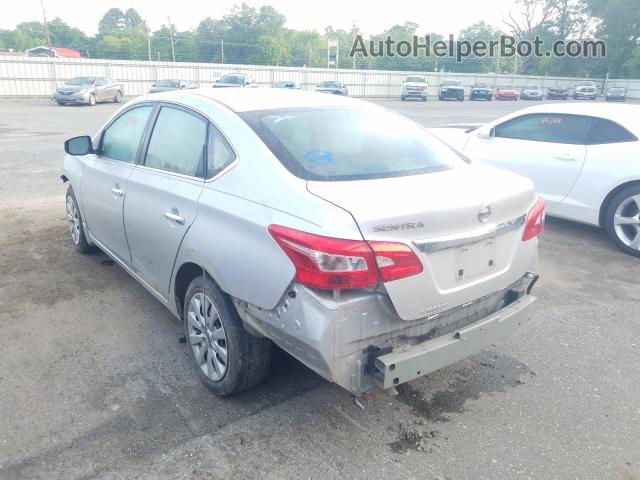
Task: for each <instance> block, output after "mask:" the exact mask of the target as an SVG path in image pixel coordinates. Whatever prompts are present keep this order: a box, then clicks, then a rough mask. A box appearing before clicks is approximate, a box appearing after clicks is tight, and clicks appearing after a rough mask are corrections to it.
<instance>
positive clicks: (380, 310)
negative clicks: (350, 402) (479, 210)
mask: <svg viewBox="0 0 640 480" xmlns="http://www.w3.org/2000/svg"><path fill="white" fill-rule="evenodd" d="M537 278H538V276H537V275H536V274H534V273H527V274H525V275H524V276H523V277H521V278H520V279H519V280H517V281H515V282H514V283H512V284H510V285H508V286H506V287H505V288H503V289H501V290H499V291H495V292H493V293H491V294H489V295H486V296H484V297H481V298H478V299H476V300H474V301H472V302H469V303H467V304H464V305H461V306H459V307H455V308H453V309H450V310H447V311H443V312H440V313H436V314H433V315H430V316H427V317H424V318H420V319H417V320H412V321H405V320H402V319H401V318H400V317H399V316H398V314H397V313H396V311H395V309H394V307H393V305H392V304H391V301H390V300H389V297H388V295H387V294H386V292H384V290H371V291H362V290H361V291H349V290H345V291H342V292H341V294H340V295H339V296H338V297H335V296H333V295H332V293H331V292H323V291H317V290H312V289H309V288H307V287H304V286H301V285H296V284H292V285H291V286H290V288H289V289H288V291H287V293H286V294H285V295H284V297H283V299H282V301H281V302H280V303H279V304H278V306H277V307H276V308H274V309H273V310H264V309H261V308H259V307H257V306H255V305H251V304H248V303H246V302H243V301H241V300H238V299H234V304H235V306H236V309H237V310H238V313H239V315H240V317H241V318H242V320H243V323H244V325H245V328H246V329H247V330H248V331H250V332H252V333H253V334H256V335H260V336H264V337H267V338H269V339H271V340H272V341H273V342H274V343H275V344H276V345H278V346H279V347H280V348H282V349H283V350H285V351H287V352H288V353H289V354H291V355H293V356H294V357H295V358H296V359H298V360H299V361H301V362H302V363H304V364H305V365H306V366H307V367H309V368H311V369H312V370H314V371H315V372H316V373H318V374H319V375H321V376H322V377H323V378H325V379H327V380H329V381H331V382H334V383H337V384H338V385H340V386H341V387H343V388H345V389H347V390H349V391H350V392H352V393H354V394H356V395H361V394H364V393H366V392H368V391H370V390H373V389H375V388H379V387H382V388H388V387H391V386H394V385H399V384H401V383H403V382H406V381H409V380H412V379H414V378H417V377H420V376H423V375H426V374H428V373H430V372H433V371H435V370H438V369H440V368H442V367H444V366H446V365H450V364H452V363H455V362H457V361H459V360H461V359H462V358H465V357H467V356H469V355H472V354H474V353H476V352H478V351H479V350H481V349H483V348H484V347H486V346H488V345H490V344H491V343H493V342H495V341H496V340H498V339H499V338H500V337H502V336H504V335H507V334H508V333H510V332H511V331H512V330H514V329H515V328H516V327H517V326H519V325H522V324H523V323H526V321H527V320H528V319H529V318H530V317H531V315H532V311H533V309H532V305H533V303H534V302H535V297H533V296H531V295H530V291H531V287H533V284H534V283H535V281H536V280H537Z"/></svg>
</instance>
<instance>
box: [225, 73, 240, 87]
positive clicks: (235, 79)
mask: <svg viewBox="0 0 640 480" xmlns="http://www.w3.org/2000/svg"><path fill="white" fill-rule="evenodd" d="M220 82H221V83H235V84H237V85H239V84H241V83H242V76H240V75H223V76H222V78H221V79H220Z"/></svg>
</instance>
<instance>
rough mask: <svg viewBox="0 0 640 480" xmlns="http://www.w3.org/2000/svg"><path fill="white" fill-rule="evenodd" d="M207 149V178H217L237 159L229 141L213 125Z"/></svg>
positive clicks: (210, 126) (210, 128)
mask: <svg viewBox="0 0 640 480" xmlns="http://www.w3.org/2000/svg"><path fill="white" fill-rule="evenodd" d="M207 148H208V150H207V178H212V177H215V176H216V175H217V174H218V173H220V172H221V171H222V170H224V169H225V168H226V167H227V166H229V165H230V164H231V163H232V162H233V161H234V160H235V159H236V154H235V153H234V151H233V149H232V148H231V145H229V142H227V139H226V138H224V135H222V133H220V130H218V129H217V128H216V127H214V126H213V125H211V124H209V146H208V147H207Z"/></svg>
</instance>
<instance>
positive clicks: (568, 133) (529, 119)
mask: <svg viewBox="0 0 640 480" xmlns="http://www.w3.org/2000/svg"><path fill="white" fill-rule="evenodd" d="M591 123H592V119H591V118H589V117H583V116H580V115H561V114H553V113H540V114H532V115H523V116H521V117H517V118H514V119H512V120H508V121H507V122H505V123H503V124H501V125H498V126H497V127H495V136H496V137H501V138H513V139H517V140H530V141H534V142H553V143H568V144H574V145H584V143H585V138H586V136H587V133H588V132H589V128H590V127H591Z"/></svg>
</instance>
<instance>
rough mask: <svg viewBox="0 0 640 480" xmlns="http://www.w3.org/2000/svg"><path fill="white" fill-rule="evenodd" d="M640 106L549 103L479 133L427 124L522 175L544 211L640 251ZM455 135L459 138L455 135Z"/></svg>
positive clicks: (482, 158)
mask: <svg viewBox="0 0 640 480" xmlns="http://www.w3.org/2000/svg"><path fill="white" fill-rule="evenodd" d="M638 118H640V106H637V105H612V104H593V103H590V104H587V105H585V104H576V103H567V104H558V103H555V104H547V105H537V106H535V107H530V108H526V109H524V110H520V111H518V112H515V113H512V114H510V115H507V116H505V117H502V118H500V119H498V120H495V121H493V122H490V123H488V124H486V125H483V126H481V127H479V128H477V129H475V130H467V132H466V133H465V130H463V129H453V128H449V129H446V128H445V129H430V131H431V132H432V133H434V134H435V135H437V136H439V137H440V138H442V139H443V140H445V141H447V142H448V143H449V144H450V145H452V146H453V147H455V148H457V149H458V150H459V151H461V152H463V153H464V154H465V155H467V156H468V157H469V158H470V159H471V160H474V161H479V162H482V163H486V164H489V165H493V166H494V167H499V168H503V169H505V170H509V171H512V172H515V173H519V174H521V175H524V176H526V177H528V178H530V179H531V180H533V183H534V184H535V187H536V191H537V192H538V193H539V194H540V195H542V196H543V197H544V199H545V202H546V204H547V212H548V214H549V215H553V216H556V217H560V218H565V219H568V220H575V221H577V222H581V223H586V224H589V225H595V226H598V227H602V228H604V229H605V230H606V231H607V233H608V234H609V235H610V237H611V239H612V240H613V241H614V242H615V244H616V245H617V246H618V247H619V248H620V249H621V250H623V251H624V252H626V253H629V254H631V255H635V256H640V169H639V168H638V160H639V159H640V141H639V140H638V138H640V123H639V122H638ZM456 133H457V136H456Z"/></svg>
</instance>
